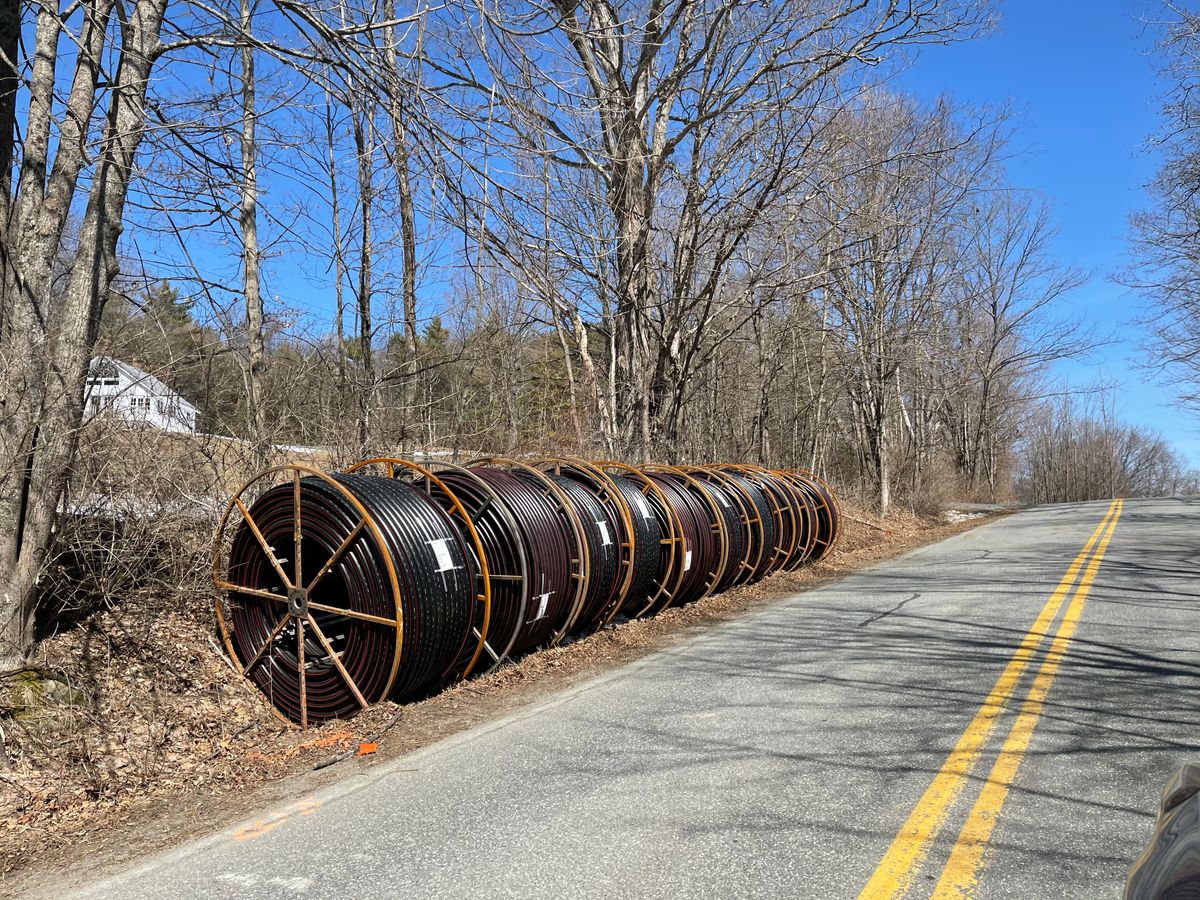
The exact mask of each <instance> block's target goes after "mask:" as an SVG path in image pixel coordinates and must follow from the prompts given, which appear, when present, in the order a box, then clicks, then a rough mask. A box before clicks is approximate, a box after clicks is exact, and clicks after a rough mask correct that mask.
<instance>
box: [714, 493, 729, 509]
mask: <svg viewBox="0 0 1200 900" xmlns="http://www.w3.org/2000/svg"><path fill="white" fill-rule="evenodd" d="M713 493H714V494H716V495H717V502H718V503H720V504H721V505H722V506H729V505H730V504H729V500H728V499H727V498H726V497H725V492H724V491H713Z"/></svg>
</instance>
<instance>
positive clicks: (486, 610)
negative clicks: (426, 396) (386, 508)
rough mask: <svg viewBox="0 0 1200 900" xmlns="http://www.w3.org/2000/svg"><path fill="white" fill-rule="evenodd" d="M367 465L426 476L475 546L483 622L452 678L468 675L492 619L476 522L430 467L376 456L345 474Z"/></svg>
mask: <svg viewBox="0 0 1200 900" xmlns="http://www.w3.org/2000/svg"><path fill="white" fill-rule="evenodd" d="M442 465H445V466H452V464H451V463H443V464H442ZM368 466H383V467H384V470H385V471H386V472H387V477H388V478H395V477H396V469H397V467H400V468H401V469H403V470H404V471H408V472H414V473H416V474H417V475H420V476H421V477H422V478H424V479H425V494H426V496H430V497H431V496H432V488H431V485H436V486H437V488H438V489H439V490H440V491H441V492H442V493H443V494H445V495H446V497H447V499H449V500H450V505H451V508H452V509H453V512H452V513H450V514H451V515H454V514H455V513H457V517H458V518H459V519H460V520H461V521H462V523H463V524H464V525H465V526H466V528H467V534H469V535H470V538H471V543H472V544H473V545H474V547H475V555H476V558H477V559H478V560H479V569H480V571H479V575H480V581H481V582H482V584H483V592H482V593H476V594H475V602H476V603H482V604H483V622H482V624H481V625H480V626H479V628H478V629H475V628H473V629H472V630H473V631H474V632H475V637H476V644H475V652H474V653H472V654H471V658H470V659H469V660H468V661H467V664H466V666H465V667H464V668H463V670H462V671H461V672H460V673H458V676H457V678H456V679H455V680H461V679H463V678H467V677H468V676H469V675H471V673H472V672H474V671H475V666H476V665H477V664H478V663H479V658H480V656H481V655H482V654H483V650H484V647H485V646H486V645H487V635H488V626H489V625H490V624H491V621H492V580H491V578H490V576H489V569H488V561H487V553H486V552H484V549H483V542H482V541H481V540H480V539H479V533H478V532H477V531H476V530H475V523H474V522H472V521H471V516H470V514H469V513H468V512H467V508H466V507H465V506H463V504H462V501H460V500H459V499H458V497H457V496H456V495H455V493H454V491H453V490H451V489H450V486H449V485H447V484H446V483H445V482H444V481H442V480H441V479H440V478H438V477H437V475H436V474H435V473H434V472H433V471H431V470H430V469H427V468H425V467H424V466H422V465H418V464H417V463H415V462H412V461H410V460H407V459H402V458H400V457H398V456H376V457H372V458H370V459H364V460H361V461H360V462H356V463H355V464H354V465H352V466H351V467H350V468H349V469H347V470H346V474H348V475H353V474H354V473H356V472H361V471H362V470H363V469H365V468H367V467H368ZM453 468H454V469H459V468H460V467H459V466H453ZM489 649H490V648H489Z"/></svg>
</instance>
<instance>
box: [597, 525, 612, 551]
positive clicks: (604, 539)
mask: <svg viewBox="0 0 1200 900" xmlns="http://www.w3.org/2000/svg"><path fill="white" fill-rule="evenodd" d="M596 527H597V528H599V529H600V546H602V547H607V546H608V545H609V544H611V543H612V538H610V537H609V536H608V523H607V522H602V521H600V520H599V519H597V520H596Z"/></svg>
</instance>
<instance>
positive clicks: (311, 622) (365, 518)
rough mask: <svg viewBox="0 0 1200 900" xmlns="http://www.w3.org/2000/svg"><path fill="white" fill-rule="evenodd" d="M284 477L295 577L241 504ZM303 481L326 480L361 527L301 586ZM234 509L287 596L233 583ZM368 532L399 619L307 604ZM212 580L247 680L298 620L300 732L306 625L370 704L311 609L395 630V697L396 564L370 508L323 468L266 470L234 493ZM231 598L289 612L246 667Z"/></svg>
mask: <svg viewBox="0 0 1200 900" xmlns="http://www.w3.org/2000/svg"><path fill="white" fill-rule="evenodd" d="M283 472H288V473H290V474H291V481H292V485H293V489H292V497H293V500H292V503H293V506H292V540H293V548H292V550H293V556H294V559H293V563H294V566H293V572H292V575H291V576H289V575H288V574H287V572H286V571H285V570H284V568H283V566H282V564H281V563H280V561H279V559H278V557H277V556H276V555H275V549H274V548H273V547H272V546H271V545H269V544H268V543H267V541H266V538H264V537H263V534H262V531H261V530H260V529H259V527H258V523H256V522H255V521H254V517H253V516H252V515H251V514H250V507H249V506H247V505H246V503H245V501H244V500H243V499H242V497H243V496H244V495H245V494H246V493H247V491H249V490H250V489H251V487H252V486H254V485H256V484H259V483H260V482H263V481H264V479H272V480H275V479H274V476H277V475H279V474H281V473H283ZM302 476H308V477H313V478H320V479H321V480H322V481H324V482H325V483H326V484H328V485H329V486H330V487H332V488H334V490H336V491H337V492H338V493H339V494H341V496H342V498H343V499H345V500H346V501H347V502H348V503H349V504H350V506H351V507H352V508H353V509H354V511H355V512H356V513H357V514H358V515H359V523H358V525H356V526H355V527H354V529H353V530H352V531H351V532H350V534H349V535H348V536H347V537H346V538H345V539H344V540H343V541H342V543H341V545H340V546H339V547H338V548H337V549H336V550H335V551H334V552H333V554H332V555H331V556H330V558H329V559H328V560H327V561H326V562H325V563H324V565H322V566H321V568H320V569H318V570H317V573H316V575H314V576H313V577H312V579H310V580H309V582H308V584H301V583H300V582H302V580H303V576H302V567H301V559H300V543H301V536H302V533H303V519H302V517H301V513H300V479H301V477H302ZM251 505H253V503H252V504H251ZM235 509H236V510H237V511H238V512H239V513H240V517H241V521H242V522H243V523H245V525H246V527H248V528H249V529H250V531H251V533H252V534H253V535H254V537H255V539H256V540H257V542H258V544H259V547H260V548H261V549H262V551H263V553H264V555H265V556H266V559H267V561H268V562H269V563H270V564H271V566H272V568H274V569H275V572H276V574H278V575H279V577H280V579H281V580H282V581H283V584H284V587H285V588H286V589H287V591H288V594H287V595H282V594H276V593H274V592H273V591H264V590H262V589H259V588H250V587H247V586H244V585H238V584H235V583H233V582H232V581H230V580H229V578H228V575H229V572H228V566H227V565H225V564H224V562H225V561H224V555H225V550H224V548H225V541H226V529H227V528H228V527H229V525H230V518H231V516H232V515H233V512H234V510H235ZM364 530H365V531H367V532H368V533H369V534H370V536H371V539H372V540H373V541H374V543H375V547H376V549H377V550H378V551H379V556H380V558H381V559H383V561H384V564H385V566H386V568H387V576H388V581H389V583H390V584H391V587H392V599H393V603H394V607H395V611H396V618H395V620H394V621H393V620H391V619H385V618H382V617H380V616H371V615H367V614H366V613H360V612H356V611H354V610H346V609H339V608H337V607H327V606H325V605H324V604H312V603H309V602H308V601H307V596H308V594H309V593H310V592H311V591H312V589H313V588H314V587H315V586H316V585H317V583H318V582H320V581H321V579H323V578H324V577H325V575H326V574H328V573H329V571H331V570H332V568H333V567H334V565H336V564H337V561H338V560H339V559H340V558H341V556H342V555H343V554H344V553H345V552H346V550H347V549H349V547H350V545H351V544H352V543H353V542H354V541H355V540H357V539H358V536H359V535H360V534H362V533H363V531H364ZM212 577H213V584H214V585H215V586H216V588H217V590H218V591H220V592H221V595H220V596H218V598H217V602H216V617H217V625H218V627H219V628H220V630H221V638H222V641H223V642H224V644H225V649H226V651H227V652H228V653H229V658H230V660H232V662H233V664H234V666H235V667H236V668H237V670H238V672H239V673H240V674H241V675H243V676H244V677H249V675H248V673H249V671H250V670H251V669H252V668H253V667H254V666H255V665H257V664H258V662H259V661H260V660H261V659H262V658H263V654H264V653H265V652H266V651H267V648H268V647H269V646H270V645H272V644H273V643H274V642H275V640H276V639H277V638H278V636H279V633H280V632H281V631H282V629H283V627H284V625H286V623H287V620H288V619H289V618H293V619H295V621H296V640H297V648H298V649H297V657H298V659H297V663H298V672H299V687H300V727H301V728H308V696H307V684H306V678H305V674H304V671H305V670H304V662H305V660H304V627H305V625H308V627H310V628H311V629H312V630H313V634H314V635H315V636H316V638H317V640H318V642H319V643H320V644H321V646H322V647H324V648H325V652H326V653H328V654H329V658H330V660H331V661H332V662H333V664H334V667H335V668H336V669H337V671H338V674H340V675H341V677H342V680H343V681H345V683H346V686H347V687H348V688H349V689H350V692H351V693H352V694H353V695H354V698H355V700H357V701H358V703H359V705H360V706H361V707H362V708H364V709H365V708H366V707H367V706H368V705H369V703H368V701H367V700H366V698H365V697H363V695H362V692H361V691H360V690H359V687H358V685H357V684H355V682H354V679H352V678H351V677H350V674H349V673H348V672H347V671H346V669H345V667H344V666H343V665H342V662H341V660H340V659H338V657H337V655H336V654H334V653H333V652H332V649H331V646H330V644H329V641H328V639H327V638H326V637H325V635H324V633H323V632H322V631H321V628H320V626H319V625H318V624H317V622H316V620H315V619H314V618H313V617H312V615H311V614H310V613H309V610H317V611H318V612H321V611H324V612H331V613H335V614H337V615H342V616H346V617H347V618H352V619H360V620H364V621H369V622H373V623H375V624H377V625H382V626H385V627H394V628H395V632H396V640H395V650H394V652H393V654H392V667H391V672H390V673H389V675H388V679H387V683H386V685H385V687H384V689H383V692H382V696H383V697H386V696H388V694H390V693H391V690H392V686H393V685H394V684H395V683H396V676H397V674H398V673H399V670H400V655H401V651H402V649H403V646H404V612H403V605H402V603H401V596H400V581H399V578H398V577H397V575H396V566H395V562H394V561H393V559H392V556H391V554H390V553H389V552H388V549H387V542H386V541H385V540H384V537H383V533H382V532H381V531H380V530H379V526H378V525H377V524H376V523H375V520H374V519H373V518H371V514H370V513H369V512H368V511H367V508H366V507H365V506H364V505H363V504H362V502H361V501H360V500H359V499H358V498H357V497H355V496H354V494H353V493H351V492H350V490H349V489H347V488H346V487H345V486H344V485H342V484H341V483H339V482H338V481H337V480H336V479H334V478H332V477H330V476H329V475H328V474H327V473H325V472H323V471H321V470H320V469H316V468H314V467H312V466H306V465H302V464H299V463H289V464H285V465H278V466H272V467H270V468H268V469H264V470H263V471H261V472H259V473H258V474H257V475H255V476H253V477H252V478H251V479H250V480H249V481H247V482H246V483H245V484H243V485H242V486H241V487H240V488H239V489H238V490H237V491H236V492H235V493H234V495H233V497H232V499H230V501H229V503H228V504H227V505H226V507H225V512H224V513H223V514H222V515H221V519H220V521H219V522H218V524H217V528H216V531H215V533H214V535H213V563H212ZM293 593H295V594H296V595H297V596H303V597H304V602H303V615H296V614H295V613H294V612H293V607H294V604H293V602H292V595H293ZM230 594H243V595H246V596H252V597H259V598H261V599H269V600H272V601H275V602H278V603H280V604H281V605H283V606H284V607H285V608H286V609H287V610H288V611H287V612H285V613H284V615H283V618H282V619H281V620H280V622H279V623H278V624H277V625H276V626H275V628H274V629H272V630H271V631H270V632H269V634H268V636H267V640H266V642H265V643H264V644H263V646H262V647H260V648H259V649H258V651H257V652H256V653H255V654H254V656H253V657H251V659H250V660H249V661H248V662H246V663H245V664H243V662H242V660H241V659H240V658H239V656H238V653H237V651H236V649H235V648H234V645H233V638H232V633H231V631H230V628H229V623H228V622H227V621H226V617H225V611H224V609H223V607H222V603H223V602H225V601H229V595H230ZM271 708H272V711H273V712H274V714H275V715H276V717H277V718H279V719H280V720H282V721H284V722H287V723H289V724H294V723H293V722H292V721H291V720H290V719H288V718H287V717H286V716H285V715H283V713H282V712H280V711H279V710H278V709H277V708H276V707H275V706H274V704H272V705H271Z"/></svg>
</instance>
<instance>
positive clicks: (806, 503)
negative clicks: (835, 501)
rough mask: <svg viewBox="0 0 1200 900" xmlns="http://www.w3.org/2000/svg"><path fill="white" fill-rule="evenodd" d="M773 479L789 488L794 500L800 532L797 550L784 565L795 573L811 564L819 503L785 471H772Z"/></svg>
mask: <svg viewBox="0 0 1200 900" xmlns="http://www.w3.org/2000/svg"><path fill="white" fill-rule="evenodd" d="M771 475H772V477H774V478H775V479H777V480H778V481H779V482H780V483H781V484H783V485H784V486H785V487H787V489H788V491H789V492H790V493H791V495H792V498H793V508H794V510H795V512H794V515H795V520H796V524H797V529H798V532H799V535H798V539H797V541H796V547H795V550H793V552H792V555H791V556H789V557H788V558H787V559H786V560H785V561H784V563H783V567H782V568H783V569H784V570H785V571H795V570H796V569H798V568H800V567H801V566H803V565H806V564H807V563H809V562H811V560H812V556H813V552H814V551H815V550H816V546H817V544H816V540H817V502H816V500H815V495H814V494H813V492H811V491H810V490H809V488H808V486H807V485H806V484H805V483H804V482H802V481H801V480H800V479H798V478H796V477H795V476H793V475H791V474H789V473H788V472H783V471H772V472H771Z"/></svg>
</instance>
